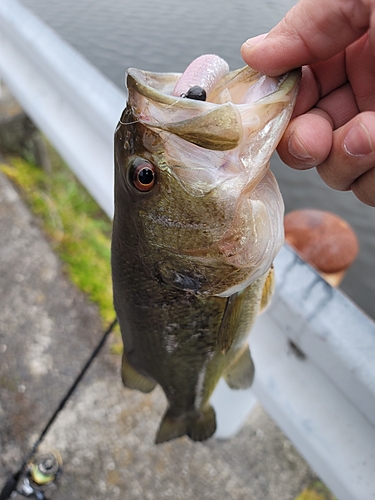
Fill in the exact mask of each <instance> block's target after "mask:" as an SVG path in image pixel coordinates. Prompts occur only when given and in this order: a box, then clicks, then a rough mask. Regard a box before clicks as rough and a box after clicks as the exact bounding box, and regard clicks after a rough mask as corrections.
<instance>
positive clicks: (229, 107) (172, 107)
mask: <svg viewBox="0 0 375 500" xmlns="http://www.w3.org/2000/svg"><path fill="white" fill-rule="evenodd" d="M180 76H181V75H180V74H176V73H151V72H146V71H141V70H138V69H130V70H128V73H127V87H128V102H127V106H126V108H125V110H124V112H123V115H122V117H121V120H120V123H119V125H118V127H117V130H116V135H115V163H116V173H115V177H116V188H115V229H114V231H116V237H117V238H120V239H121V238H122V239H123V240H124V245H123V247H125V246H127V247H128V249H129V248H133V250H129V251H132V252H133V253H134V254H136V255H137V258H138V259H139V260H140V261H141V262H142V265H143V266H144V268H145V269H147V272H148V273H149V274H150V275H153V277H155V278H157V279H158V280H160V281H162V282H164V283H165V284H167V285H169V286H172V287H175V288H179V289H182V290H185V291H189V292H192V293H195V294H202V295H207V294H209V295H220V296H227V295H231V294H232V293H234V292H236V291H239V290H241V289H243V288H245V287H246V286H248V285H249V284H250V283H252V282H253V281H255V280H256V279H257V278H258V277H260V276H261V275H263V274H264V273H265V272H266V271H267V270H268V269H269V267H270V265H271V263H272V261H273V259H274V257H275V255H276V254H277V252H278V251H279V249H280V247H281V245H282V243H283V238H284V231H283V213H284V206H283V201H282V198H281V195H280V192H279V189H278V186H277V183H276V181H275V179H274V177H273V175H272V173H271V172H270V171H269V160H270V157H271V155H272V153H273V152H274V150H275V149H276V147H277V144H278V142H279V140H280V138H281V136H282V134H283V132H284V130H285V128H286V126H287V124H288V122H289V119H290V116H291V113H292V110H293V107H294V103H295V99H296V95H297V91H298V83H299V79H300V71H299V70H294V71H292V72H290V73H287V74H285V75H282V76H280V77H276V78H275V77H268V76H266V75H264V74H262V73H259V72H257V71H255V70H253V69H251V68H250V67H248V66H246V67H245V68H242V69H240V70H237V71H232V72H230V73H228V74H226V75H225V76H223V77H222V78H221V79H220V81H219V82H218V83H217V84H216V85H215V86H214V88H213V89H211V91H210V93H209V95H208V96H207V100H206V101H196V100H192V99H186V98H183V97H176V96H174V95H173V89H174V87H175V85H176V83H177V81H178V80H179V78H180Z"/></svg>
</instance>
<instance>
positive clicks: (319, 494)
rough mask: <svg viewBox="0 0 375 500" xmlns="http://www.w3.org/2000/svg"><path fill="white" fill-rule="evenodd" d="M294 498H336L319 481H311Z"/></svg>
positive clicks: (299, 499)
mask: <svg viewBox="0 0 375 500" xmlns="http://www.w3.org/2000/svg"><path fill="white" fill-rule="evenodd" d="M295 500H336V498H335V497H334V496H333V494H332V493H331V492H330V491H329V489H328V488H327V486H325V485H324V484H323V483H322V482H321V481H313V482H312V483H311V484H310V485H309V486H308V487H307V488H305V489H304V490H303V491H301V493H300V494H299V495H298V496H297V497H296V498H295Z"/></svg>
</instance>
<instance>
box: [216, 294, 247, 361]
mask: <svg viewBox="0 0 375 500" xmlns="http://www.w3.org/2000/svg"><path fill="white" fill-rule="evenodd" d="M244 299H245V293H244V292H238V293H234V294H233V295H231V296H230V297H228V299H227V303H226V306H225V309H224V314H223V318H222V320H221V324H220V328H219V333H218V342H219V348H220V350H221V352H222V353H223V354H226V353H227V352H228V351H229V349H230V346H231V345H232V342H233V339H234V337H235V334H236V332H237V328H238V325H239V323H240V319H241V313H242V306H243V301H244Z"/></svg>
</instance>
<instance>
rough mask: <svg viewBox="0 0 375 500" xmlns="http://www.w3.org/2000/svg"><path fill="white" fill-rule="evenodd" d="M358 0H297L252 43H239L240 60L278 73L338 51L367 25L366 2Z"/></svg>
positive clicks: (259, 68)
mask: <svg viewBox="0 0 375 500" xmlns="http://www.w3.org/2000/svg"><path fill="white" fill-rule="evenodd" d="M365 3H370V2H365V0H364V1H358V0H336V1H332V0H331V1H327V0H301V1H300V2H299V3H298V4H297V5H295V6H294V7H293V8H292V9H291V10H290V11H289V12H288V13H287V15H286V16H285V17H284V19H283V20H282V21H281V22H280V23H279V24H278V25H277V26H275V28H273V29H272V30H271V31H270V32H269V33H268V35H267V36H266V37H265V38H263V39H262V40H261V41H259V40H258V43H257V44H256V45H253V44H252V43H251V39H249V40H247V42H245V43H244V44H243V45H242V48H241V53H242V57H243V59H244V61H245V62H246V63H247V64H248V65H249V66H251V67H252V68H254V69H257V70H259V71H262V72H264V73H266V74H268V75H280V74H282V73H285V72H286V71H289V70H291V69H293V68H297V67H299V66H302V65H305V64H313V63H316V62H318V61H324V60H326V59H329V58H330V57H332V56H334V55H335V54H338V53H339V52H340V51H341V50H343V49H344V48H345V47H347V46H348V45H350V44H351V43H352V42H354V41H355V40H356V39H357V38H359V37H360V36H361V35H363V33H365V32H366V30H367V29H368V27H369V24H370V10H371V9H370V6H369V5H365Z"/></svg>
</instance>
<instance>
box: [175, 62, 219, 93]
mask: <svg viewBox="0 0 375 500" xmlns="http://www.w3.org/2000/svg"><path fill="white" fill-rule="evenodd" d="M227 73H229V66H228V63H227V62H226V61H224V59H222V58H221V57H219V56H216V55H214V54H205V55H203V56H200V57H197V59H194V61H193V62H192V63H190V64H189V66H188V67H187V68H186V70H185V71H184V72H183V74H182V75H181V78H180V79H179V80H178V82H177V83H176V86H175V88H174V90H173V92H172V95H174V96H176V97H184V96H187V94H188V92H189V90H190V89H191V88H193V87H201V88H202V89H203V90H204V91H205V92H206V95H207V96H209V94H210V92H211V91H212V90H213V89H214V88H215V85H216V84H217V82H218V81H219V80H220V79H221V78H223V76H224V75H226V74H227Z"/></svg>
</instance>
